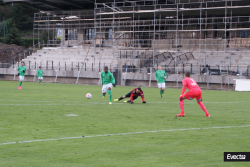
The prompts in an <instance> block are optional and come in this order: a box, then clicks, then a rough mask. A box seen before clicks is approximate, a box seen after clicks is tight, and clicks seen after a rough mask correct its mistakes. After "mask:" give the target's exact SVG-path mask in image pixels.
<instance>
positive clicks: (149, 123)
mask: <svg viewBox="0 0 250 167" xmlns="http://www.w3.org/2000/svg"><path fill="white" fill-rule="evenodd" d="M18 85H19V82H8V81H0V88H1V98H0V129H1V132H0V133H1V137H0V157H1V160H0V166H1V167H16V166H17V167H27V166H31V167H50V166H53V167H54V166H55V167H72V166H74V167H75V166H79V167H83V166H96V167H104V166H106V167H121V166H124V167H140V166H143V167H145V166H148V167H158V166H160V167H168V166H173V167H176V166H184V167H187V166H204V167H207V166H227V167H228V166H234V167H235V166H249V163H250V162H224V161H223V153H224V152H249V151H250V140H249V139H250V112H249V110H250V100H249V92H233V91H228V92H226V91H210V90H203V103H204V105H205V106H206V108H207V110H208V112H209V114H210V115H211V117H209V118H207V117H205V114H204V112H203V111H202V110H201V109H200V107H199V105H197V104H196V101H195V100H193V101H187V100H185V101H184V103H185V117H181V118H176V117H175V115H176V114H178V113H179V112H180V107H179V102H178V97H179V95H180V93H181V90H180V89H169V88H167V89H166V91H165V93H164V94H163V98H162V99H161V98H160V94H159V90H158V88H142V89H143V91H144V94H145V100H146V101H147V103H146V104H142V103H141V98H140V97H138V99H137V100H135V103H134V104H127V103H124V102H123V101H120V102H113V104H112V105H109V104H108V101H109V99H108V95H107V96H106V97H105V98H103V97H102V93H101V86H90V85H71V84H55V83H54V84H53V83H42V84H41V85H38V83H33V82H24V83H23V85H22V90H18V89H17V87H18ZM133 88H134V87H121V86H117V87H116V88H113V90H112V94H113V99H114V98H119V97H120V96H122V95H124V94H126V93H128V92H129V91H131V90H132V89H133ZM86 93H91V94H92V99H90V100H87V99H86V98H85V95H86Z"/></svg>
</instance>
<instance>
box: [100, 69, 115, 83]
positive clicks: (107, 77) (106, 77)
mask: <svg viewBox="0 0 250 167" xmlns="http://www.w3.org/2000/svg"><path fill="white" fill-rule="evenodd" d="M101 78H102V84H103V85H106V84H109V83H112V84H115V78H114V76H113V74H112V73H111V72H109V71H108V73H107V74H106V73H105V72H104V71H103V72H101Z"/></svg>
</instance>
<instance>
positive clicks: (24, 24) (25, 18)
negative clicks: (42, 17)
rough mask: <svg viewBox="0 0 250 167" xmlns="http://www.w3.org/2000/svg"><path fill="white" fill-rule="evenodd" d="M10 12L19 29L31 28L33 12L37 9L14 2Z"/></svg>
mask: <svg viewBox="0 0 250 167" xmlns="http://www.w3.org/2000/svg"><path fill="white" fill-rule="evenodd" d="M12 12H13V16H12V20H13V21H14V22H15V24H16V26H17V28H18V29H19V30H27V29H28V30H30V29H32V28H33V18H34V13H35V12H38V10H37V9H34V8H30V7H26V6H23V5H21V4H15V5H14V7H13V9H12Z"/></svg>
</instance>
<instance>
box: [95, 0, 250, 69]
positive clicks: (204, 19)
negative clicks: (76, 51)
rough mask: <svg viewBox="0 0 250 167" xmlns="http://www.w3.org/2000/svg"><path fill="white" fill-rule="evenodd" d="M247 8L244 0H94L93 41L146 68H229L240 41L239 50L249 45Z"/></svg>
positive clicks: (237, 52)
mask: <svg viewBox="0 0 250 167" xmlns="http://www.w3.org/2000/svg"><path fill="white" fill-rule="evenodd" d="M249 9H250V2H249V1H244V0H243V1H238V0H138V1H122V2H120V1H115V0H114V1H113V2H108V3H95V11H94V15H95V16H94V17H95V31H96V41H101V44H102V45H98V46H97V48H96V49H100V48H101V46H103V47H112V48H113V50H114V51H113V58H118V59H120V61H121V62H122V64H125V65H126V63H127V64H130V65H131V66H135V67H140V68H147V71H149V67H153V69H156V68H157V65H159V64H160V65H164V66H166V67H167V68H168V69H171V70H170V71H169V72H171V73H177V72H178V71H179V70H181V69H182V67H183V65H184V64H187V65H189V64H192V65H196V66H197V68H198V67H199V66H202V67H206V66H210V65H211V66H212V65H213V66H215V65H218V64H219V65H223V66H225V67H227V66H229V67H230V68H231V66H233V65H234V64H235V59H237V55H239V54H240V52H241V50H242V48H243V46H244V45H245V43H247V47H246V48H245V50H244V53H245V54H248V53H249V51H250V50H249V47H250V42H249V40H248V36H249V30H250V13H249V12H248V11H249ZM196 44H197V47H195V46H196ZM194 48H195V49H194ZM190 52H191V53H190ZM190 54H191V56H189V55H190ZM189 57H190V58H192V59H189ZM123 59H126V61H123ZM249 61H250V59H249V60H247V62H245V61H244V62H241V63H242V64H244V65H246V63H248V62H249ZM187 62H188V63H187ZM189 62H190V63H189Z"/></svg>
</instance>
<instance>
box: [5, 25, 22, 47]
mask: <svg viewBox="0 0 250 167" xmlns="http://www.w3.org/2000/svg"><path fill="white" fill-rule="evenodd" d="M20 39H21V37H20V34H19V30H18V29H17V28H16V25H15V24H13V26H12V28H11V29H10V32H9V34H8V35H7V37H6V38H5V40H4V43H6V44H16V45H20V44H21V41H20Z"/></svg>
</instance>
